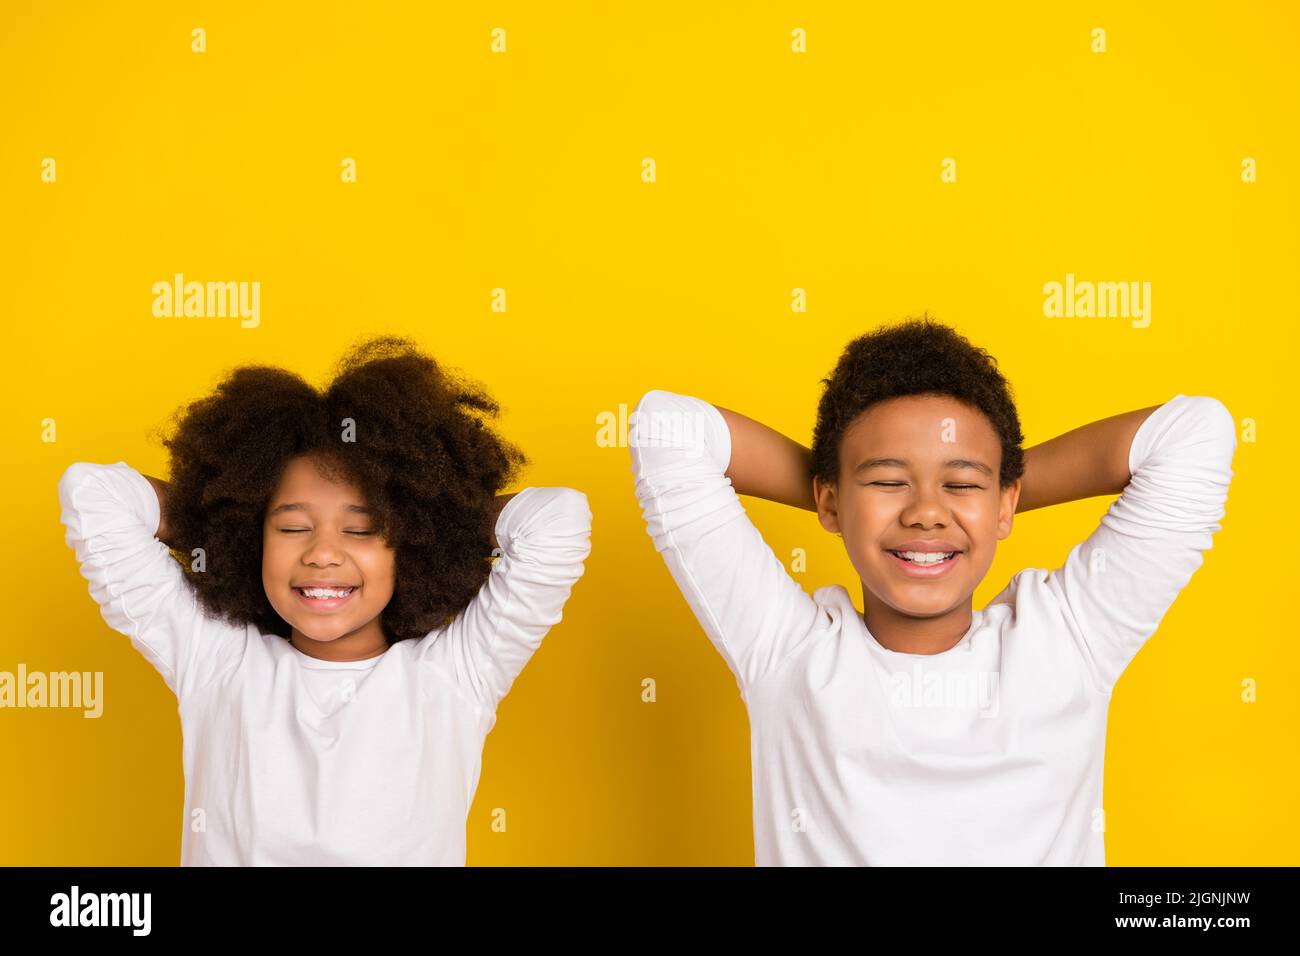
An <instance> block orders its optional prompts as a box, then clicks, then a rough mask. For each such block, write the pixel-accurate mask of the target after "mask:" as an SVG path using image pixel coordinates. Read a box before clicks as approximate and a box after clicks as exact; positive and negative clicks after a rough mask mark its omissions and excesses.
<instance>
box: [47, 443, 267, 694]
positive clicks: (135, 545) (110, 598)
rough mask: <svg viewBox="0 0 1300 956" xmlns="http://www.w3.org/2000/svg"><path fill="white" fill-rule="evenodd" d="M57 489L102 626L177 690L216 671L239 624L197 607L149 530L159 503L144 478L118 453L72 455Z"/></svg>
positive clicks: (239, 632)
mask: <svg viewBox="0 0 1300 956" xmlns="http://www.w3.org/2000/svg"><path fill="white" fill-rule="evenodd" d="M58 490H59V504H60V509H61V513H60V520H61V521H62V523H63V525H64V526H65V528H66V529H67V530H66V532H65V535H64V540H65V541H66V543H67V544H68V546H69V547H71V548H73V549H74V551H75V552H76V556H77V561H78V562H80V566H81V575H82V577H84V578H85V579H86V580H87V581H88V582H89V583H90V596H91V597H92V598H94V599H95V601H96V602H98V604H99V609H100V613H101V614H102V616H103V618H104V620H105V622H107V624H108V626H109V627H111V628H113V630H115V631H117V632H119V633H121V634H125V635H126V636H127V637H128V638H130V640H131V644H132V645H133V646H134V647H135V649H136V650H137V651H139V652H140V653H141V654H143V655H144V657H145V659H146V660H148V661H149V663H150V664H152V665H153V666H154V668H155V669H156V670H157V671H158V673H160V674H161V675H162V678H163V680H164V681H165V682H166V684H167V687H168V688H169V689H170V690H171V692H172V693H173V694H175V695H176V696H177V697H178V698H181V697H183V696H185V695H186V694H188V693H189V692H190V691H191V690H192V689H194V688H195V687H198V686H201V685H202V684H204V683H206V682H207V681H208V680H210V679H211V678H212V677H213V676H215V675H216V673H218V672H219V670H220V668H221V666H223V663H224V662H226V661H229V660H230V659H231V658H232V656H233V655H234V654H235V653H236V652H237V650H238V648H239V647H240V646H241V645H240V643H239V641H242V639H243V638H244V637H245V633H244V629H243V628H237V627H235V626H234V625H230V624H226V623H225V622H222V621H219V620H216V619H210V618H208V617H207V616H205V614H204V613H203V611H202V609H201V608H200V607H199V605H198V603H197V600H196V599H195V597H194V593H193V591H192V590H191V589H190V587H189V585H188V584H187V583H186V581H185V572H184V571H183V570H182V568H181V566H180V564H178V563H177V561H176V559H175V558H173V557H172V556H171V552H170V551H169V550H168V548H167V546H166V545H165V544H163V543H162V542H161V541H159V540H158V539H157V538H156V537H155V534H156V533H157V531H158V524H159V521H160V518H161V510H160V507H159V502H158V495H157V493H156V492H155V491H154V489H153V486H152V485H151V484H149V481H148V479H147V478H145V477H144V475H142V474H140V473H139V472H138V471H136V470H135V469H134V468H132V467H131V466H130V465H128V464H127V463H126V462H123V461H119V462H117V463H116V464H112V465H101V464H92V463H90V462H81V461H79V462H75V463H73V464H72V465H70V466H69V467H68V468H67V470H66V471H64V473H63V476H62V477H61V478H60V479H59V486H58ZM237 639H238V640H237Z"/></svg>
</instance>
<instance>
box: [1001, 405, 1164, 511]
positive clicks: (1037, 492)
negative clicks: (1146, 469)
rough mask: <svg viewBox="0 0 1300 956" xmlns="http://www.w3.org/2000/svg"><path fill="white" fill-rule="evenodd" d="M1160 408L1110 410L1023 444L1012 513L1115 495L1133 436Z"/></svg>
mask: <svg viewBox="0 0 1300 956" xmlns="http://www.w3.org/2000/svg"><path fill="white" fill-rule="evenodd" d="M1159 407H1160V406H1159V405H1151V406H1149V407H1147V408H1139V409H1136V410H1135V411H1131V412H1124V413H1122V414H1119V415H1112V416H1111V417H1109V418H1103V419H1101V420H1100V421H1095V422H1091V423H1089V424H1087V425H1083V426H1080V427H1079V428H1075V429H1073V430H1072V431H1068V432H1065V433H1064V434H1062V435H1058V436H1057V437H1055V438H1053V439H1051V440H1050V441H1045V442H1043V443H1042V444H1041V445H1035V446H1034V447H1033V448H1027V449H1025V473H1024V476H1023V477H1022V478H1021V486H1020V500H1019V501H1018V502H1017V503H1016V512H1017V513H1019V512H1021V511H1031V510H1033V509H1034V508H1044V507H1047V506H1048V505H1059V504H1062V503H1064V502H1067V501H1077V500H1079V499H1080V498H1095V497H1096V496H1098V495H1117V494H1119V493H1120V492H1121V491H1123V490H1124V488H1125V486H1126V485H1128V483H1129V478H1130V477H1131V474H1130V472H1129V449H1130V448H1131V447H1132V445H1133V436H1135V435H1136V434H1137V431H1138V429H1139V428H1141V427H1142V423H1143V422H1144V421H1146V420H1147V418H1148V417H1149V416H1150V415H1151V413H1152V412H1154V411H1155V410H1156V409H1157V408H1159Z"/></svg>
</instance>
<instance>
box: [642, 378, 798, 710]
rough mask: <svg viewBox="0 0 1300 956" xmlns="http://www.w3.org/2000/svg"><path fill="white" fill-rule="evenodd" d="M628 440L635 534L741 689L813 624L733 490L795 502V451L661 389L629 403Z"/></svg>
mask: <svg viewBox="0 0 1300 956" xmlns="http://www.w3.org/2000/svg"><path fill="white" fill-rule="evenodd" d="M732 427H735V428H736V431H735V432H732V431H731V428H732ZM628 445H629V448H630V450H631V455H632V475H633V478H634V479H635V489H636V495H637V498H638V500H639V501H640V503H641V511H642V516H643V517H644V518H645V522H646V531H647V532H648V533H649V535H650V537H651V539H652V540H653V541H654V544H655V548H656V550H657V551H658V552H659V553H660V555H661V556H662V557H663V560H664V563H665V564H666V565H667V566H668V570H669V572H670V573H671V574H672V576H673V580H674V581H675V582H676V583H677V587H678V589H679V590H680V591H681V593H682V596H683V597H684V598H685V599H686V603H687V604H688V605H689V606H690V608H691V610H692V611H693V612H694V614H695V617H696V620H698V621H699V623H700V625H701V626H702V627H703V628H704V632H705V634H707V635H708V637H709V640H710V641H711V642H712V643H713V645H714V647H715V648H716V649H717V650H718V652H719V653H720V654H721V655H722V657H723V659H724V660H725V661H726V662H727V666H728V667H729V668H730V670H731V672H732V674H733V675H734V676H735V678H736V683H737V685H738V686H739V687H740V690H741V693H742V694H744V693H746V692H747V691H748V690H749V688H750V687H751V686H753V685H754V684H755V683H756V682H758V681H759V680H761V679H762V678H764V677H765V676H767V675H768V674H771V673H773V672H774V671H775V670H777V669H778V668H779V667H780V666H781V664H782V662H783V661H785V660H787V659H788V658H789V656H790V655H791V654H792V653H793V652H794V651H795V650H796V649H797V648H798V647H799V646H800V645H801V644H802V642H803V641H804V640H805V639H806V638H808V637H809V636H810V635H811V634H812V633H813V632H814V631H815V630H816V628H817V625H818V622H819V621H820V619H821V617H822V614H821V613H820V612H819V609H818V607H817V605H816V603H815V602H814V601H813V599H812V598H811V597H810V596H809V595H808V594H807V593H806V592H805V591H804V590H803V588H802V587H800V585H799V583H798V582H797V581H795V580H794V579H793V578H792V577H791V576H790V573H789V571H787V570H786V567H785V565H784V564H783V563H782V561H781V560H780V559H779V558H777V556H776V555H775V553H773V551H772V549H771V548H770V547H769V546H768V545H767V543H766V542H765V541H764V540H763V536H762V535H761V534H760V533H759V531H758V529H757V528H756V527H754V524H753V523H752V522H751V521H750V520H749V515H748V514H747V513H746V511H745V508H744V505H742V504H741V502H740V498H739V497H738V495H737V493H738V492H741V493H745V494H754V495H761V496H764V497H767V496H770V497H771V498H772V500H776V501H783V502H786V503H790V504H795V503H800V497H801V494H802V492H801V490H800V489H801V486H802V485H803V483H804V481H803V478H802V476H801V474H800V472H801V470H802V467H803V466H802V465H801V464H800V463H799V459H798V451H797V449H798V446H797V445H796V446H794V447H791V446H792V445H793V443H792V442H790V441H789V440H788V439H785V438H784V437H783V436H780V435H778V434H777V433H776V432H773V431H771V429H767V428H766V427H765V426H760V425H759V424H758V423H757V422H754V421H752V420H750V419H746V418H744V416H740V415H737V414H735V413H734V412H733V413H727V412H725V411H723V410H721V409H719V408H718V407H717V406H716V405H713V404H711V403H709V402H706V401H704V400H703V399H700V398H696V397H694V396H691V395H681V394H676V393H673V392H668V391H664V390H662V389H652V390H651V391H649V392H647V393H646V394H645V395H643V396H642V398H641V400H640V402H639V403H638V404H637V407H636V410H635V413H634V416H633V419H632V422H631V428H630V429H629V432H628ZM811 482H812V479H811V476H809V477H808V479H807V484H808V489H807V490H808V493H809V496H810V497H811Z"/></svg>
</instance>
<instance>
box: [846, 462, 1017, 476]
mask: <svg viewBox="0 0 1300 956" xmlns="http://www.w3.org/2000/svg"><path fill="white" fill-rule="evenodd" d="M878 466H893V467H895V468H906V467H907V461H906V460H905V459H902V458H868V459H867V460H866V461H864V462H863V463H862V464H860V465H858V467H857V468H854V469H853V473H854V474H857V473H858V472H859V471H865V470H866V469H868V468H875V467H878ZM943 466H944V467H945V468H974V469H975V470H976V471H982V472H983V473H984V474H986V475H988V476H989V477H990V478H992V477H993V469H992V468H990V467H989V466H988V465H986V464H984V462H982V461H975V460H973V459H971V458H950V459H948V460H947V461H945V462H944V463H943Z"/></svg>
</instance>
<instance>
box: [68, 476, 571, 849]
mask: <svg viewBox="0 0 1300 956" xmlns="http://www.w3.org/2000/svg"><path fill="white" fill-rule="evenodd" d="M58 491H59V502H60V505H61V508H62V513H61V520H62V522H63V524H64V525H65V526H66V528H67V531H66V536H65V540H66V541H67V543H68V545H69V546H71V547H72V548H74V549H75V551H76V556H77V560H78V561H79V562H80V566H81V573H82V575H83V577H85V578H86V579H87V581H89V582H90V594H91V596H92V597H93V598H94V599H95V600H96V601H97V602H98V603H99V606H100V610H101V613H102V615H103V617H104V620H105V621H106V622H107V623H108V625H109V626H110V627H112V628H113V629H114V630H116V631H119V632H120V633H122V634H125V635H126V636H127V637H128V638H130V640H131V643H132V645H134V646H135V648H136V649H137V650H138V651H139V652H140V653H141V654H143V655H144V657H145V658H146V659H147V660H148V661H149V662H150V663H151V664H152V665H153V666H154V667H155V668H156V669H157V670H158V672H159V673H160V674H161V675H162V678H163V680H164V681H166V683H167V686H168V687H169V688H170V689H171V690H172V692H173V693H174V694H175V695H176V697H177V701H178V710H179V712H180V717H181V730H182V739H183V763H184V770H185V811H184V816H183V818H182V826H183V837H182V845H181V865H183V866H194V865H200V866H201V865H219V866H225V865H307V866H311V865H463V864H464V862H465V824H466V817H467V815H468V813H469V809H470V804H471V802H472V801H473V798H474V791H475V789H476V788H477V786H478V780H479V773H480V769H481V759H482V750H483V743H484V739H485V738H486V736H487V734H488V732H489V731H490V730H491V729H492V727H493V725H494V724H495V723H496V710H497V706H498V704H499V703H500V701H501V699H502V698H503V697H504V696H505V694H506V692H507V691H508V690H509V689H510V686H511V684H512V683H513V682H514V680H515V678H516V677H517V676H518V675H519V673H520V671H522V670H523V667H524V665H525V664H526V663H527V662H528V660H529V659H530V658H531V657H532V655H533V653H534V652H535V651H536V650H537V648H538V646H539V645H540V644H541V642H542V638H543V637H545V635H546V633H547V632H548V631H549V630H550V629H551V627H552V626H554V625H555V624H557V623H559V621H560V620H561V619H562V609H563V607H564V604H565V602H566V601H567V600H568V598H569V594H570V591H571V590H572V587H573V585H574V584H575V582H576V581H577V580H578V578H580V577H581V576H582V573H583V569H584V565H583V562H584V561H585V560H586V558H587V556H588V555H589V553H590V549H591V544H590V540H591V518H592V515H591V510H590V508H589V507H588V504H587V497H586V495H584V494H583V493H582V492H580V491H575V490H574V489H571V488H558V487H529V488H525V489H523V490H522V491H520V492H519V493H518V494H516V495H515V496H514V497H513V498H512V499H510V501H508V502H507V503H506V505H505V507H504V508H502V510H501V512H500V514H499V515H498V517H497V522H496V536H497V542H498V544H499V546H500V550H501V553H500V556H499V557H498V558H497V559H496V561H495V562H494V565H493V570H492V572H491V573H490V574H489V575H488V578H487V580H486V581H485V582H484V584H483V585H482V587H481V588H480V590H479V592H478V594H477V595H476V596H475V597H474V599H473V601H471V603H470V604H469V606H468V607H467V608H465V610H464V611H463V612H461V613H460V614H459V615H458V616H457V617H456V618H455V619H454V620H453V621H452V622H451V623H450V624H448V625H446V626H444V627H442V628H439V629H438V630H435V631H433V632H431V633H430V634H428V635H427V636H425V637H424V638H421V639H419V640H408V641H399V642H397V643H395V644H393V645H392V646H391V647H389V648H388V650H386V651H385V652H384V653H383V654H381V655H379V656H377V657H372V658H369V659H367V660H362V661H343V662H333V661H323V660H318V659H316V658H313V657H311V656H309V655H307V654H304V653H302V652H301V651H299V650H297V649H295V648H294V647H293V646H292V645H291V644H289V642H288V641H287V640H285V639H284V638H282V637H279V636H276V635H268V634H262V633H260V632H259V631H258V629H257V628H255V627H253V626H251V625H249V626H236V625H232V624H230V623H227V622H225V621H223V620H221V619H218V618H214V617H211V616H209V615H208V614H207V613H206V612H205V611H204V610H203V609H202V608H201V607H200V606H199V604H198V603H197V601H196V599H195V598H194V596H193V592H192V591H191V589H190V587H189V586H188V585H187V583H186V582H185V580H184V572H183V571H182V569H181V566H180V565H179V564H178V563H177V561H176V560H175V559H174V558H173V557H172V556H171V554H170V553H169V551H168V549H167V547H166V545H164V544H163V543H162V542H160V541H159V540H158V539H157V538H156V537H155V533H156V532H157V529H158V524H159V518H160V511H159V502H158V497H157V495H156V493H155V492H154V490H153V486H152V485H150V484H149V482H148V480H147V479H146V478H145V477H144V476H143V475H141V474H140V473H139V472H138V471H136V470H135V469H133V468H131V467H130V466H129V465H127V464H126V463H125V462H117V463H115V464H92V463H88V462H77V463H75V464H73V465H71V466H70V467H69V468H68V469H67V470H66V471H65V472H64V474H63V476H62V477H61V478H60V480H59V487H58ZM216 557H217V556H214V555H208V556H207V558H208V560H209V561H212V560H214V559H215V558H216Z"/></svg>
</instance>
